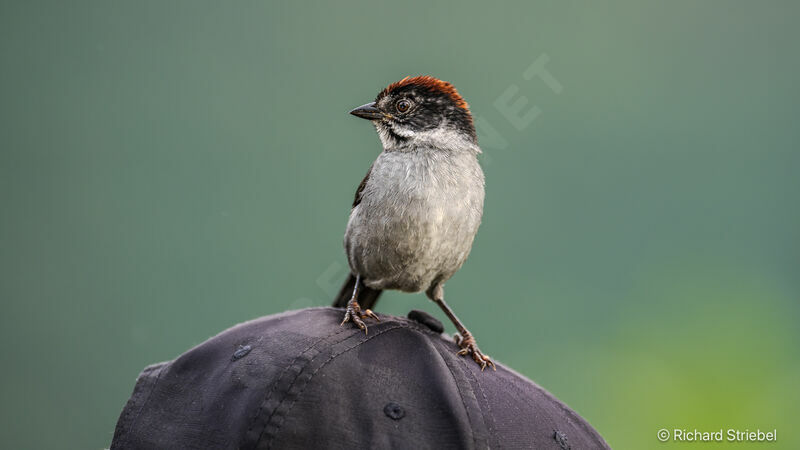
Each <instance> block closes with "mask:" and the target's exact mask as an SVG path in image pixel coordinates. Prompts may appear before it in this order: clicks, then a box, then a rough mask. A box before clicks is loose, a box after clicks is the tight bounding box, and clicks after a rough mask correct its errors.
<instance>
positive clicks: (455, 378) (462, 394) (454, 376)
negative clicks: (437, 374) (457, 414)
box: [434, 346, 489, 448]
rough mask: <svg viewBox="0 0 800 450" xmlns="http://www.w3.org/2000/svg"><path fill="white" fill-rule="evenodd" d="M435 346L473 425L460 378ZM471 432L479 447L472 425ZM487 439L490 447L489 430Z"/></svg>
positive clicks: (487, 445)
mask: <svg viewBox="0 0 800 450" xmlns="http://www.w3.org/2000/svg"><path fill="white" fill-rule="evenodd" d="M434 347H436V353H437V354H438V355H439V358H441V360H442V362H444V365H445V367H447V370H448V371H449V372H450V376H451V377H453V382H454V383H455V385H456V390H458V396H459V398H460V399H461V405H462V406H464V411H465V412H466V414H467V417H468V418H470V420H469V422H470V426H472V424H473V423H476V422H474V421H473V418H472V417H473V416H472V415H471V414H470V412H469V408H468V407H467V403H466V401H465V400H464V392H463V391H462V390H461V388H460V385H459V379H458V377H456V374H455V373H453V369H452V367H450V364H448V362H447V359H446V358H445V357H444V356H443V355H442V351H441V350H440V349H439V348H438V347H437V346H434ZM458 359H459V360H460V359H461V358H458ZM456 364H459V363H456ZM467 382H468V381H467ZM473 394H474V392H473ZM475 400H476V401H477V397H476V398H475ZM483 424H484V426H485V425H486V422H483ZM487 431H488V430H487ZM470 432H471V433H472V442H474V443H475V446H476V447H477V446H478V445H479V444H478V438H477V437H476V436H475V430H474V429H472V427H470ZM486 441H487V442H486V447H487V448H488V447H489V443H488V432H487V437H486Z"/></svg>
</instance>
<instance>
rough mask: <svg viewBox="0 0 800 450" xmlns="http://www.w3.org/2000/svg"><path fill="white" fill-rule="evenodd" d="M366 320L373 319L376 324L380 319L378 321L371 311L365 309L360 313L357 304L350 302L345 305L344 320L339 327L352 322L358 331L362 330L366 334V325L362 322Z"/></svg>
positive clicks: (359, 307)
mask: <svg viewBox="0 0 800 450" xmlns="http://www.w3.org/2000/svg"><path fill="white" fill-rule="evenodd" d="M366 318H370V319H375V320H376V321H378V322H380V321H381V319H379V318H378V316H377V315H375V313H374V312H372V310H371V309H365V310H363V311H362V310H361V306H360V305H359V304H358V302H352V303H351V304H349V305H347V309H346V310H345V313H344V320H342V323H341V324H340V325H339V326H344V324H346V323H347V322H350V321H352V322H353V323H354V324H356V326H357V327H358V328H359V329H361V330H364V334H367V324H365V323H364V320H363V319H366Z"/></svg>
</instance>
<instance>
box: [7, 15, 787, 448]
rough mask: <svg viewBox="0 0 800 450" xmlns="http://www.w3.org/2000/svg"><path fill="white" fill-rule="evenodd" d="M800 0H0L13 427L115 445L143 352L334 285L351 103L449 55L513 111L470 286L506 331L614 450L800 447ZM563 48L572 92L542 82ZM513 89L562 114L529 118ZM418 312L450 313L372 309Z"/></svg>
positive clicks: (450, 69)
mask: <svg viewBox="0 0 800 450" xmlns="http://www.w3.org/2000/svg"><path fill="white" fill-rule="evenodd" d="M799 12H800V6H798V4H797V3H793V2H778V1H774V2H766V3H757V2H746V1H740V2H732V1H726V2H722V1H717V2H691V1H682V2H640V1H627V2H615V3H606V2H563V1H562V2H559V1H548V2H517V3H508V4H502V5H500V4H494V5H489V4H488V3H486V2H459V3H457V4H452V5H449V6H437V5H433V4H429V3H428V2H418V3H415V2H394V3H392V4H390V5H382V4H380V3H378V2H372V3H368V4H362V5H356V4H345V3H342V2H339V3H337V4H336V6H333V5H328V4H323V3H318V4H311V3H306V4H303V5H299V4H294V5H277V4H269V3H267V2H239V3H235V4H234V3H225V4H223V3H222V2H203V3H201V2H156V1H150V2H106V1H97V2H93V3H92V2H61V1H50V2H43V1H41V2H22V1H18V2H10V1H4V2H2V3H0V48H1V49H2V53H1V54H0V58H2V71H0V89H2V95H1V96H0V199H2V216H0V248H1V251H0V277H1V278H0V296H1V298H2V315H1V316H0V325H1V328H0V333H2V334H1V335H0V338H1V340H2V353H0V358H2V359H1V361H2V366H3V370H2V375H0V376H1V377H2V378H0V380H1V381H2V383H0V392H1V394H0V395H1V396H2V397H0V401H1V402H2V407H1V409H0V414H2V416H0V447H2V448H76V449H77V448H101V447H103V446H106V445H108V444H109V443H110V440H111V437H112V434H113V430H114V425H115V423H116V420H117V417H118V414H119V412H120V410H121V408H122V406H123V405H124V403H125V401H126V400H127V398H128V396H129V395H130V393H131V390H132V388H133V383H134V380H135V378H136V376H137V374H138V372H139V371H140V370H141V369H142V368H143V367H144V366H145V365H147V364H149V363H153V362H157V361H161V360H166V359H171V358H173V357H175V356H176V355H178V354H179V353H181V352H182V351H184V350H186V349H187V348H189V347H190V346H192V345H195V344H197V343H199V342H202V341H203V340H205V339H206V338H208V337H209V336H211V335H213V334H216V333H217V332H219V331H220V330H222V329H224V328H227V327H229V326H231V325H234V324H236V323H238V322H241V321H244V320H248V319H251V318H254V317H257V316H260V315H265V314H270V313H276V312H279V311H284V310H287V309H293V308H301V307H305V306H312V305H325V304H328V302H329V301H330V299H331V297H332V295H333V292H334V291H335V290H336V289H337V288H338V283H339V281H340V278H342V277H343V276H344V273H345V271H346V260H345V257H344V252H343V250H342V234H343V232H344V227H345V224H346V221H347V217H348V213H349V208H350V203H351V201H352V195H353V192H354V191H355V188H356V186H357V184H358V182H359V181H360V180H361V178H362V176H363V175H364V173H365V172H366V170H367V168H368V167H369V165H370V163H371V161H372V159H374V158H375V156H376V155H377V154H378V152H379V150H380V148H379V143H378V139H377V136H376V133H375V131H374V129H372V127H370V126H369V124H367V123H365V122H364V121H361V120H357V119H355V118H353V117H351V116H349V115H348V114H347V111H348V110H349V109H350V108H352V107H355V106H357V105H360V104H362V103H365V102H367V101H370V100H371V99H372V98H374V96H375V95H376V93H377V92H378V91H379V90H380V89H382V88H383V87H384V86H385V85H386V84H388V83H389V82H392V81H395V80H397V79H399V78H402V77H403V76H406V75H416V74H431V75H435V76H438V77H440V78H443V79H446V80H449V81H451V82H453V83H454V84H455V85H456V86H457V87H458V89H459V90H460V91H461V93H462V94H463V95H464V97H465V98H466V99H467V100H468V101H469V102H470V105H471V108H472V110H473V113H474V114H475V116H476V117H479V118H480V119H481V123H482V124H484V125H485V124H489V125H490V126H491V130H490V131H492V132H491V133H489V132H487V128H486V127H485V126H484V127H483V129H481V133H480V137H481V143H482V145H483V148H484V153H485V158H484V159H483V164H484V169H485V172H486V178H487V197H486V211H485V216H484V223H483V225H482V228H481V231H480V232H479V233H478V237H477V240H476V242H475V246H474V249H473V252H472V255H471V258H470V260H469V261H468V262H467V264H466V265H465V266H464V268H463V269H462V270H461V271H460V272H459V273H458V274H457V275H456V276H455V277H454V278H453V279H452V280H451V281H450V283H448V285H447V298H448V300H449V302H450V304H451V305H452V306H453V307H454V308H455V309H456V311H457V312H458V314H459V315H460V316H461V317H462V319H464V321H465V323H466V324H467V325H468V326H470V327H471V328H472V330H473V331H474V332H475V334H476V335H477V336H478V338H479V341H480V343H481V347H482V348H483V349H484V350H485V351H486V352H487V353H489V354H491V355H492V356H493V357H495V358H496V359H498V360H500V361H502V362H504V363H506V364H508V365H510V366H512V367H514V368H516V369H517V370H519V371H521V372H522V373H523V374H525V375H527V376H528V377H530V378H532V379H534V380H535V381H537V382H538V383H540V384H541V385H543V386H544V387H546V388H547V389H549V390H550V391H551V392H553V393H554V394H555V395H556V396H558V397H559V398H561V399H562V400H564V401H565V402H566V403H568V404H569V405H570V406H571V407H573V408H574V409H575V410H576V411H577V412H578V413H579V414H581V415H582V416H583V417H585V418H586V419H587V420H588V421H589V422H590V423H592V424H593V425H594V426H595V427H596V428H597V429H598V430H599V431H600V433H601V434H602V435H603V436H604V437H605V438H606V440H607V441H608V442H609V443H610V444H611V446H612V447H615V448H620V449H642V448H656V447H657V448H660V447H663V448H671V447H680V446H679V445H676V444H673V443H668V444H661V443H659V442H658V441H657V440H656V431H657V430H658V429H660V428H676V427H677V428H688V429H694V428H697V429H700V430H716V429H720V428H725V429H727V428H731V427H733V428H742V429H744V428H750V429H755V428H759V427H760V428H761V429H769V430H771V429H775V428H777V429H778V437H779V440H778V442H777V443H775V444H772V445H770V448H787V449H789V448H800V436H798V432H797V428H796V422H797V419H798V417H800V406H798V405H800V388H798V380H799V379H800V352H799V351H798V348H799V347H798V344H800V342H799V341H800V331H798V326H797V325H796V322H797V320H798V312H800V305H798V294H800V277H798V267H800V204H798V203H799V202H798V194H800V176H798V171H799V170H800V145H799V142H800V139H799V138H800V127H798V117H799V116H800V107H798V102H799V101H800V87H798V78H800V56H799V55H800V52H798V49H797V44H798V41H799V40H800V31H798V27H797V20H798V17H799V16H798V13H799ZM543 55H544V56H543ZM542 57H544V60H545V61H547V62H546V65H545V67H546V69H547V70H548V71H549V73H550V74H551V75H552V77H553V79H554V80H555V81H556V82H557V85H560V87H561V89H560V90H558V89H556V90H555V91H554V89H553V88H552V86H554V85H553V83H552V81H553V80H552V79H551V80H550V84H548V83H547V82H545V80H543V79H542V78H538V77H534V78H532V79H526V78H525V77H524V76H523V72H524V71H525V70H526V68H528V67H529V66H530V65H531V64H532V63H534V62H535V61H537V60H539V61H540V62H541V61H543V60H541V59H540V58H542ZM507 92H509V93H511V94H513V98H512V100H511V101H512V102H513V101H514V100H516V99H517V98H519V97H520V96H524V97H525V98H526V99H527V104H526V105H524V107H523V108H522V113H523V114H524V113H525V111H528V110H529V109H530V108H531V107H533V106H535V107H537V108H538V109H539V110H540V111H541V113H540V114H539V115H538V116H537V117H536V118H535V120H533V122H532V123H530V124H529V125H528V126H523V127H521V128H522V129H518V128H517V127H515V126H514V125H513V123H512V122H511V121H509V119H507V118H506V117H505V116H504V114H503V112H502V111H503V110H504V109H503V108H502V107H500V108H498V107H497V106H496V105H495V103H497V99H498V98H501V96H502V95H503V94H504V93H507ZM501 103H502V101H501ZM412 308H420V309H425V310H427V311H429V312H431V313H434V314H436V315H437V316H438V317H440V318H442V319H444V318H443V317H442V315H441V314H440V313H439V312H438V311H437V308H436V307H435V306H434V305H433V304H431V303H430V302H429V301H427V300H426V299H425V297H424V296H423V295H421V294H420V295H408V294H398V293H390V294H388V295H386V297H384V299H383V300H382V301H381V303H380V304H379V310H380V311H382V312H386V313H394V314H405V313H406V312H407V311H409V310H410V309H412ZM449 330H450V331H452V327H449ZM700 445H703V446H704V447H703V448H706V447H705V445H707V446H709V447H717V446H718V445H713V444H700ZM722 445H723V446H730V445H728V444H722ZM750 445H754V444H744V445H742V446H741V447H742V448H747V447H749V446H750ZM731 447H735V446H731Z"/></svg>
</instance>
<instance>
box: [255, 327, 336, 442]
mask: <svg viewBox="0 0 800 450" xmlns="http://www.w3.org/2000/svg"><path fill="white" fill-rule="evenodd" d="M347 331H348V329H346V328H339V329H338V330H336V331H334V332H333V333H330V334H328V335H327V336H325V337H322V338H319V339H317V340H316V341H314V342H312V343H311V344H310V345H309V346H308V347H306V348H305V349H304V350H303V351H301V352H300V353H299V354H297V356H295V357H294V359H292V361H291V362H290V363H289V365H288V366H286V367H284V368H283V370H282V371H281V374H280V375H279V376H278V378H277V379H276V380H275V381H274V382H273V383H272V386H271V387H270V389H269V391H268V392H267V393H266V394H265V395H264V400H262V402H261V404H260V405H259V407H258V410H257V411H256V413H255V415H254V416H253V419H252V420H251V421H250V426H249V427H248V428H247V433H246V434H245V436H249V435H250V434H251V432H252V430H253V428H254V427H255V426H256V422H257V421H258V419H259V418H260V417H261V411H263V410H264V408H266V406H267V404H268V403H269V401H270V400H271V399H272V397H273V394H275V393H276V392H277V388H278V386H279V385H280V384H281V381H282V380H283V378H284V376H287V375H288V374H289V371H290V369H292V368H295V367H296V365H297V362H298V360H299V359H300V358H301V357H303V356H305V355H306V354H307V353H308V352H309V351H310V350H312V349H313V348H314V347H316V346H317V345H318V344H320V343H322V342H325V341H328V340H330V339H331V338H333V337H335V336H337V335H340V334H343V333H345V332H347ZM313 359H314V358H313V357H312V358H311V359H309V360H308V362H306V364H305V365H308V364H309V363H310V362H311V361H313ZM305 365H303V366H302V367H300V370H298V371H297V373H296V374H295V377H294V380H292V382H291V383H290V384H289V386H288V387H287V389H286V392H285V394H286V393H288V392H289V391H290V390H291V388H292V386H293V385H294V383H295V382H296V381H297V378H298V377H299V376H300V374H301V373H302V372H303V367H305ZM285 394H284V399H285ZM281 403H283V400H281V401H280V402H279V403H278V405H277V406H276V407H275V409H273V410H272V411H271V412H270V413H269V416H267V417H266V419H265V420H264V425H263V428H262V429H261V431H260V432H259V434H258V436H257V437H256V440H255V443H254V444H253V446H254V447H255V446H257V445H258V442H259V441H260V440H261V435H262V434H263V433H264V429H266V426H267V425H268V424H269V422H270V420H272V416H273V415H274V414H275V412H276V411H277V409H278V408H279V407H280V405H281ZM248 440H250V439H248Z"/></svg>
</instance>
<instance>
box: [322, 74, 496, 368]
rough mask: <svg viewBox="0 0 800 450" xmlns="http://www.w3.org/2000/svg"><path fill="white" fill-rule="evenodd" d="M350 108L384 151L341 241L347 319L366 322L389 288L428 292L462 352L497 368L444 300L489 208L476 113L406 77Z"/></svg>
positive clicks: (341, 300) (442, 87)
mask: <svg viewBox="0 0 800 450" xmlns="http://www.w3.org/2000/svg"><path fill="white" fill-rule="evenodd" d="M350 114H352V115H354V116H356V117H360V118H363V119H367V120H369V121H371V122H372V123H373V125H375V128H376V129H377V130H378V136H379V137H380V140H381V143H382V144H383V152H381V154H380V155H378V158H377V159H376V160H375V161H374V162H373V163H372V166H371V167H370V169H369V171H368V172H367V175H366V176H365V177H364V180H362V181H361V184H360V185H359V186H358V190H357V191H356V196H355V200H354V201H353V209H352V210H351V212H350V219H349V221H348V223H347V231H346V232H345V236H344V247H345V251H346V252H347V260H348V262H349V264H350V270H351V275H350V276H349V278H348V279H347V280H346V282H345V283H344V285H343V286H342V289H341V291H340V292H339V295H338V296H337V298H336V301H335V302H334V306H338V307H344V308H346V312H345V316H344V320H343V321H342V325H344V324H345V323H347V322H350V321H352V322H353V323H354V324H355V325H356V326H358V327H359V328H360V329H362V330H364V332H366V331H367V326H366V324H365V323H364V319H367V318H371V319H375V320H379V319H378V317H377V316H376V315H375V314H374V313H373V312H372V311H371V309H370V308H372V307H373V305H374V304H375V302H376V301H377V299H378V296H380V294H381V292H382V291H383V290H384V289H396V290H400V291H403V292H420V291H425V293H426V294H427V296H428V298H430V299H431V300H433V301H434V302H436V304H438V305H439V307H441V308H442V310H444V312H445V314H447V317H449V318H450V320H451V321H452V322H453V324H454V325H455V327H456V329H457V330H458V333H459V336H456V342H457V343H458V345H459V347H460V348H461V350H460V351H459V352H458V353H459V354H460V355H467V354H469V355H471V356H472V359H473V360H475V362H476V363H478V364H480V365H481V369H484V368H486V366H487V365H488V366H491V367H492V368H494V363H493V362H492V360H491V359H490V358H489V357H488V356H486V355H484V354H483V353H482V352H481V351H480V349H479V348H478V345H477V344H476V342H475V338H474V337H473V336H472V334H471V333H470V332H469V331H467V329H466V328H465V327H464V325H463V324H462V323H461V321H460V320H458V318H457V317H456V315H455V314H454V313H453V310H451V309H450V307H449V306H448V305H447V304H446V303H445V302H444V283H445V282H446V281H447V280H448V279H449V278H450V277H452V276H453V274H454V273H456V271H457V270H458V269H459V268H460V267H461V265H462V264H464V261H466V259H467V256H468V255H469V252H470V249H471V248H472V241H473V239H474V238H475V233H477V231H478V226H479V225H480V223H481V216H482V215H483V197H484V177H483V171H482V170H481V167H480V165H479V164H478V160H477V155H478V153H480V152H481V149H480V147H478V139H477V136H476V134H475V126H474V125H473V122H472V115H471V114H470V112H469V108H468V106H467V103H466V102H465V101H464V99H462V98H461V96H460V95H459V94H458V92H457V91H456V89H455V87H453V85H452V84H450V83H447V82H445V81H441V80H438V79H436V78H433V77H430V76H421V77H414V78H409V77H406V78H404V79H402V80H400V81H398V82H396V83H392V84H390V85H389V86H388V87H386V89H384V90H383V91H381V92H380V93H379V94H378V96H377V98H375V101H374V102H371V103H367V104H366V105H363V106H359V107H358V108H356V109H354V110H352V111H350Z"/></svg>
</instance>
